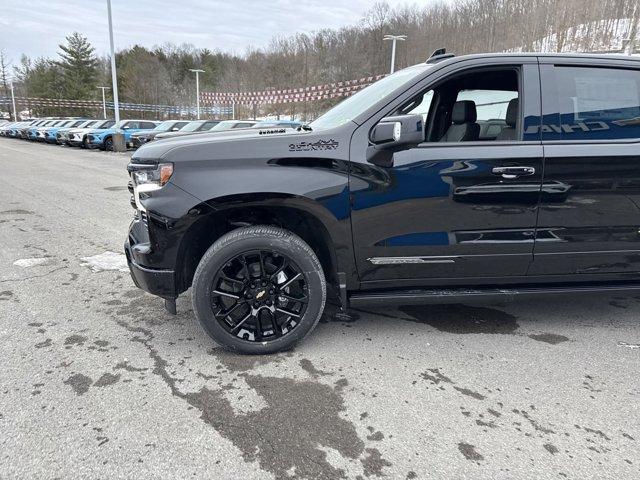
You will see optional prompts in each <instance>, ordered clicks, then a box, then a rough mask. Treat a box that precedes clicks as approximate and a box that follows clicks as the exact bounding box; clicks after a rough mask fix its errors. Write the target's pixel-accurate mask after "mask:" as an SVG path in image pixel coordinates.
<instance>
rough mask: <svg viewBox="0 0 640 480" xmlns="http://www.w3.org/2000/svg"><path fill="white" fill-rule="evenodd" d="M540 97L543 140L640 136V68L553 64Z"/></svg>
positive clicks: (607, 138) (631, 137)
mask: <svg viewBox="0 0 640 480" xmlns="http://www.w3.org/2000/svg"><path fill="white" fill-rule="evenodd" d="M543 99H544V100H543V101H544V105H545V118H544V122H543V125H542V138H543V139H545V140H624V139H638V138H640V70H632V69H623V68H592V67H568V66H556V67H554V68H553V73H551V72H549V74H547V75H543Z"/></svg>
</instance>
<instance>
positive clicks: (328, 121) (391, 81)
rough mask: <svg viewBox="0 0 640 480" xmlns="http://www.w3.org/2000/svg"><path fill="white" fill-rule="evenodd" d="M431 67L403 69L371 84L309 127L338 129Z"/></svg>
mask: <svg viewBox="0 0 640 480" xmlns="http://www.w3.org/2000/svg"><path fill="white" fill-rule="evenodd" d="M431 66H432V65H431V64H423V65H416V66H413V67H409V68H405V69H404V70H399V71H397V72H396V73H393V74H391V75H389V76H387V77H385V78H383V79H382V80H379V81H377V82H375V83H372V84H371V85H369V86H368V87H366V88H364V89H362V90H360V91H359V92H358V93H356V94H354V95H352V96H350V97H349V98H347V99H346V100H343V101H342V102H340V103H339V104H338V105H336V106H335V107H333V108H332V109H331V110H329V111H328V112H326V113H325V114H324V115H322V116H320V117H319V118H318V119H317V120H315V121H314V122H312V123H311V127H312V128H313V129H314V130H323V129H326V128H335V127H339V126H340V125H344V124H345V123H347V122H350V121H351V120H352V119H354V118H355V117H357V116H358V115H360V114H361V113H363V112H365V111H366V110H367V109H368V108H370V107H371V106H372V105H374V104H375V103H376V102H378V101H380V100H382V99H383V98H385V97H386V96H387V95H389V94H390V93H391V92H393V91H394V90H397V89H399V88H400V87H402V86H403V85H407V84H410V83H412V82H414V81H415V80H416V79H417V78H418V77H420V76H422V75H423V74H424V73H425V72H426V71H427V70H428V69H429V68H431Z"/></svg>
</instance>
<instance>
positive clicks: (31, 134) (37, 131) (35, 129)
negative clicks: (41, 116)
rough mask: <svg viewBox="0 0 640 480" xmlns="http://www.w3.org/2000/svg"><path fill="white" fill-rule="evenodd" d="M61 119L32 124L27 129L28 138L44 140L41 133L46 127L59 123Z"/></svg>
mask: <svg viewBox="0 0 640 480" xmlns="http://www.w3.org/2000/svg"><path fill="white" fill-rule="evenodd" d="M60 121H61V120H47V121H46V122H43V123H39V124H37V125H32V126H31V127H29V129H28V130H27V137H26V138H27V140H43V139H44V136H43V134H42V133H41V132H42V131H43V130H44V129H45V128H47V127H52V126H54V125H57V124H58V123H59V122H60Z"/></svg>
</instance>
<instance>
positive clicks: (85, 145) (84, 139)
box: [80, 135, 89, 148]
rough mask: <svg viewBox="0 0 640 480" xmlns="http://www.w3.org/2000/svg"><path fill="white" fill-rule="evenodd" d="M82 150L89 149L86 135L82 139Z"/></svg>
mask: <svg viewBox="0 0 640 480" xmlns="http://www.w3.org/2000/svg"><path fill="white" fill-rule="evenodd" d="M80 148H89V145H88V144H87V136H86V135H85V136H84V137H82V143H81V144H80Z"/></svg>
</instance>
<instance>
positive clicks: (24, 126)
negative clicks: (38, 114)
mask: <svg viewBox="0 0 640 480" xmlns="http://www.w3.org/2000/svg"><path fill="white" fill-rule="evenodd" d="M47 121H49V119H46V118H40V119H35V120H32V121H30V122H20V126H19V127H18V131H17V132H16V135H15V136H16V137H18V138H22V139H23V140H28V139H29V129H30V128H32V127H37V126H40V125H44V124H45V122H47Z"/></svg>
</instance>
